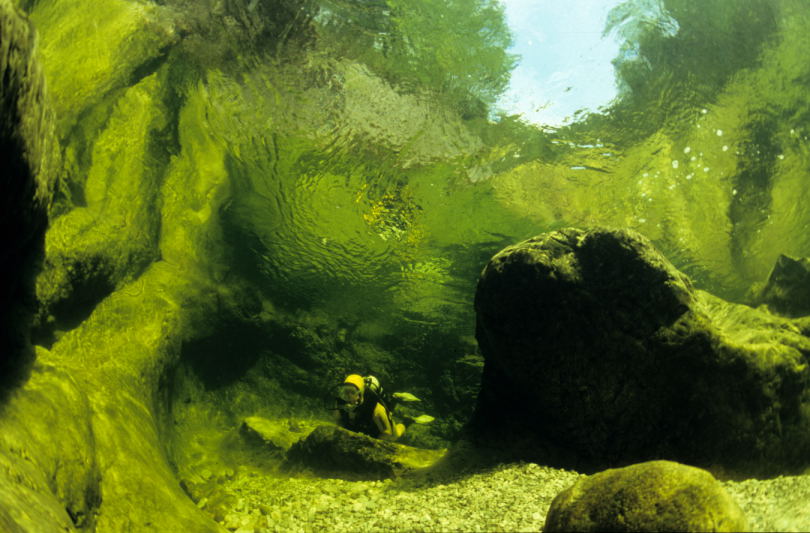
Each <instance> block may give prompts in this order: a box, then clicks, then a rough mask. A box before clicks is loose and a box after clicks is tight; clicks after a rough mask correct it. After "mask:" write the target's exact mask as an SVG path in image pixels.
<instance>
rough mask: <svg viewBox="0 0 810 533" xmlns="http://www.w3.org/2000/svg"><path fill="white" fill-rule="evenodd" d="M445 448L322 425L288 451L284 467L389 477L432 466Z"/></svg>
mask: <svg viewBox="0 0 810 533" xmlns="http://www.w3.org/2000/svg"><path fill="white" fill-rule="evenodd" d="M443 454H444V451H443V450H422V449H418V448H412V447H410V446H405V445H403V444H397V443H395V442H388V441H383V440H379V439H374V438H372V437H369V436H367V435H363V434H361V433H355V432H353V431H348V430H346V429H343V428H340V427H337V426H319V427H317V428H315V430H314V431H313V432H312V433H310V434H309V436H308V437H307V438H306V439H303V440H300V441H298V442H297V443H295V444H294V445H293V446H292V447H291V448H290V450H289V451H288V452H287V459H286V463H285V468H286V469H288V470H292V471H294V470H301V469H303V470H309V471H312V472H313V473H315V474H316V475H319V476H323V477H336V478H345V479H373V480H376V479H387V478H393V477H397V476H400V475H402V474H405V473H407V472H409V471H412V470H415V469H417V468H424V467H428V466H431V465H432V464H433V463H435V462H436V461H438V460H439V459H440V458H441V456H442V455H443Z"/></svg>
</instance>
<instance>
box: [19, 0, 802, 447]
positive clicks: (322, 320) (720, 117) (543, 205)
mask: <svg viewBox="0 0 810 533" xmlns="http://www.w3.org/2000/svg"><path fill="white" fill-rule="evenodd" d="M29 4H30V5H28V6H27V7H28V8H29V9H30V10H31V18H32V20H33V22H34V24H35V26H37V27H38V29H39V31H40V51H41V55H42V62H43V65H44V70H45V73H46V77H47V78H48V81H49V87H50V91H51V95H52V102H53V107H54V110H55V114H56V116H57V117H58V119H59V132H60V134H61V139H62V141H63V144H64V167H65V171H64V172H63V174H62V176H61V178H62V182H61V183H62V185H61V188H60V191H61V192H60V194H59V195H58V197H57V199H56V201H55V203H54V206H53V208H52V220H53V221H52V229H51V232H50V234H49V237H48V246H49V258H50V261H49V262H48V263H47V265H48V266H50V267H52V268H50V270H48V269H46V272H45V274H44V275H43V276H41V279H40V283H39V294H40V299H41V300H42V301H43V302H45V304H46V305H45V306H44V308H45V312H43V315H50V317H51V318H49V320H50V324H51V330H48V328H44V333H43V337H44V338H48V337H50V339H51V341H50V342H52V341H53V338H54V335H57V336H58V334H59V331H60V329H61V330H68V329H70V328H71V327H74V326H75V324H77V323H80V322H81V320H82V319H83V318H84V317H85V316H86V315H87V314H89V313H91V312H92V310H93V309H94V306H95V305H97V303H98V302H99V301H101V300H103V298H105V297H106V296H107V295H108V294H110V293H111V292H113V291H115V290H116V289H119V288H121V287H123V286H124V285H126V284H127V283H130V282H133V281H135V280H137V279H138V277H139V276H140V275H141V274H142V273H143V272H144V270H145V269H147V268H148V267H149V265H150V264H152V263H153V262H154V261H157V260H162V261H166V262H167V263H169V264H173V265H178V266H181V267H182V268H184V269H188V270H189V272H193V273H194V275H195V276H200V277H201V278H203V279H205V280H206V281H207V282H211V283H214V284H216V285H218V286H219V287H220V288H219V290H220V291H222V292H224V293H227V295H229V296H228V297H227V298H225V299H226V300H227V299H228V298H230V300H229V301H227V302H225V303H223V302H222V301H220V303H218V304H216V306H217V308H218V311H217V313H219V314H221V315H223V316H224V317H225V318H223V319H222V320H220V319H214V318H211V319H208V320H210V321H211V322H217V321H219V322H217V324H215V325H213V326H211V327H210V328H209V329H210V331H205V332H204V333H201V332H195V333H192V334H191V336H192V337H194V338H195V339H196V340H194V341H193V342H198V344H195V345H194V346H196V347H199V346H203V347H204V346H206V342H208V341H207V340H206V339H208V340H210V342H212V343H215V344H209V345H210V346H221V344H222V342H224V341H216V340H214V339H216V338H218V337H220V336H225V337H228V336H229V333H228V329H229V328H231V327H235V328H237V329H238V328H248V329H250V328H251V327H254V326H255V328H254V330H252V331H253V333H252V334H251V335H252V336H251V335H247V337H246V338H248V339H253V340H252V341H249V342H248V341H246V342H247V344H245V342H242V343H241V344H240V346H241V349H240V350H241V351H242V352H246V353H244V354H243V355H242V356H241V357H242V359H240V362H239V363H238V364H236V365H235V366H236V368H238V371H237V370H234V371H233V372H227V373H226V374H225V375H226V376H228V379H227V380H226V379H224V378H222V379H220V380H219V381H218V384H219V385H224V384H225V383H224V381H229V380H230V381H236V380H238V379H239V378H240V375H241V372H242V371H245V370H248V369H250V368H253V367H254V366H255V364H256V361H259V360H266V358H267V357H270V358H271V360H277V359H278V360H284V361H288V362H289V363H290V364H289V365H286V363H285V366H288V367H289V368H288V372H286V373H282V374H284V375H281V376H279V377H278V379H279V381H282V382H290V381H291V380H292V381H294V382H296V383H298V385H296V386H295V387H293V388H295V389H297V391H298V392H300V391H306V390H308V389H309V390H311V391H315V390H319V389H320V388H321V387H325V386H326V385H327V383H329V382H330V380H334V379H337V378H338V377H339V375H341V374H343V373H345V372H348V371H351V370H352V369H354V368H356V367H360V368H361V369H362V370H364V371H373V372H376V373H381V374H383V375H384V377H385V378H387V379H388V380H393V381H394V382H395V384H396V385H397V386H402V387H411V388H416V389H420V392H421V393H422V394H424V395H426V396H427V397H428V398H435V402H433V403H431V404H430V407H431V408H432V409H433V410H435V411H438V414H443V415H445V416H447V417H450V418H451V419H453V420H456V422H455V423H454V427H458V423H459V421H460V420H461V418H462V415H461V413H462V412H467V411H468V409H467V408H466V407H465V406H467V405H469V404H470V403H472V402H473V401H474V398H472V397H469V395H467V396H463V397H459V396H458V395H457V394H456V395H454V394H452V393H447V392H446V391H447V390H448V389H452V386H453V383H452V381H453V378H452V374H453V372H454V367H455V366H457V361H458V360H460V359H461V358H463V357H465V356H469V355H471V354H474V353H475V346H474V344H473V343H472V342H471V337H472V335H473V327H472V325H473V318H474V317H473V314H472V305H471V302H472V296H473V293H474V290H475V282H476V278H477V274H478V272H479V271H480V269H481V267H482V266H483V264H484V263H485V262H486V260H487V259H488V258H489V257H490V256H491V255H492V254H493V253H495V252H496V251H498V250H499V249H500V248H502V247H503V246H505V245H506V244H509V243H512V242H516V241H518V240H521V239H523V238H526V237H529V236H532V235H535V234H538V233H541V232H543V231H547V230H549V229H553V228H557V227H562V226H567V225H574V226H595V225H608V226H619V227H630V228H634V229H637V230H639V231H641V232H642V233H644V234H645V235H647V236H648V237H650V238H651V239H652V240H653V241H654V242H655V244H656V245H657V246H658V247H660V248H661V249H662V250H663V251H664V252H665V254H666V255H667V256H668V257H669V258H670V259H671V260H672V261H673V262H674V263H675V264H676V266H677V267H679V268H680V269H682V270H684V271H685V272H687V273H688V274H689V275H691V276H692V277H693V279H694V280H695V281H696V283H697V284H698V286H699V287H701V288H705V289H707V290H710V291H713V292H715V293H716V294H719V295H721V296H724V297H726V298H730V299H732V300H736V301H745V299H746V295H747V294H748V291H749V289H750V288H751V287H752V285H754V284H756V283H760V282H762V281H763V280H764V279H765V278H766V277H767V274H768V271H769V269H770V267H771V266H772V264H773V262H774V260H775V259H776V257H777V256H778V254H780V253H785V254H790V255H796V256H805V255H810V242H808V237H807V232H806V231H804V228H806V227H807V222H808V221H807V217H808V213H807V210H806V209H803V208H802V206H803V205H804V202H803V199H804V195H805V194H806V193H805V191H806V190H807V188H806V187H805V186H804V184H803V180H804V173H805V170H806V168H807V166H808V159H807V157H808V155H807V137H806V130H805V128H806V126H805V124H804V122H805V116H806V113H807V111H808V105H807V98H806V97H805V94H806V83H807V80H808V76H807V74H808V67H807V66H806V64H805V61H804V60H803V59H802V58H803V51H804V50H805V49H806V44H807V43H806V42H805V41H806V39H807V37H806V35H807V31H806V29H807V26H808V24H810V19H808V16H807V15H806V14H805V12H804V9H803V4H802V3H801V2H796V1H787V0H786V1H779V2H774V1H770V0H768V1H748V2H745V3H738V2H730V1H724V0H714V1H710V2H702V3H700V4H699V5H698V4H697V3H695V2H688V1H670V2H624V3H620V4H618V5H617V6H616V7H615V8H614V9H613V10H612V11H611V12H610V15H609V16H608V19H607V20H606V21H605V32H606V34H608V35H611V36H612V37H613V38H615V39H617V40H618V41H619V42H620V43H621V45H620V52H619V56H618V57H616V58H615V60H614V66H615V67H616V73H617V84H618V87H619V96H618V98H617V99H616V100H615V101H614V102H613V103H612V104H611V105H610V106H608V107H606V108H603V109H602V110H601V111H600V112H596V111H592V112H591V113H581V114H580V115H578V116H579V119H578V120H577V121H575V122H573V123H571V124H569V125H566V126H558V127H549V126H545V125H543V124H533V123H528V122H525V121H523V120H522V119H521V117H520V116H506V115H504V114H503V113H502V112H499V111H498V106H497V98H498V96H499V95H500V94H502V93H503V91H504V90H505V89H506V87H507V84H508V80H509V75H510V70H511V69H512V68H513V67H514V66H515V64H516V63H517V61H518V60H519V58H518V57H516V56H514V55H513V54H511V52H510V48H509V46H510V43H511V39H512V37H511V35H510V30H509V28H508V27H507V25H506V23H505V18H504V13H503V9H502V7H501V6H499V5H498V4H497V3H496V2H490V1H481V0H454V1H452V2H431V1H428V0H420V1H408V2H394V1H393V0H391V1H373V2H371V1H369V2H352V1H321V2H318V1H310V2H303V3H301V2H286V1H279V2H263V1H258V2H247V1H245V2H240V1H236V0H233V1H228V2H213V1H210V2H206V1H202V0H200V1H194V2H192V1H181V0H173V1H166V2H157V3H150V2H126V1H122V0H119V1H112V0H110V1H105V2H102V3H101V4H99V7H98V9H99V10H100V13H101V12H102V11H103V12H104V13H105V15H104V17H102V18H101V19H100V20H102V19H103V22H93V23H92V24H89V23H88V21H87V20H86V19H83V18H82V17H81V16H80V14H79V13H78V11H77V10H78V7H76V6H75V5H74V4H73V3H71V2H67V1H58V0H48V1H45V0H43V1H39V2H32V3H29ZM77 34H81V38H75V37H74V36H75V35H77ZM549 47H550V50H549V53H553V43H551V44H549ZM78 263H80V264H82V265H83V267H82V268H84V270H85V271H86V272H85V274H83V276H80V279H78V280H75V279H73V280H68V281H65V278H69V277H70V276H68V275H66V274H65V273H64V272H63V271H62V270H64V269H66V268H69V267H70V265H71V264H78ZM88 265H89V266H88ZM77 310H82V312H81V314H80V316H72V315H75V314H76V312H77ZM273 323H281V324H284V326H282V329H285V328H286V330H290V328H293V329H294V328H295V327H301V328H303V329H305V330H307V332H308V333H306V334H305V335H304V336H305V337H306V336H309V337H312V339H310V341H307V342H311V343H315V344H318V346H319V347H318V348H317V349H316V348H313V347H312V346H310V345H308V344H307V342H303V343H301V342H298V343H297V344H296V342H292V341H291V344H290V343H288V344H289V345H290V346H291V347H290V348H289V350H288V352H287V353H277V352H278V351H279V350H274V349H273V347H272V344H273V342H274V341H273V339H275V341H278V338H277V337H273V336H272V335H270V336H269V337H268V336H267V335H265V334H263V333H262V332H261V330H262V329H263V328H264V329H266V328H265V326H267V325H268V324H273ZM54 324H55V325H54ZM222 324H228V326H227V327H224V326H222ZM234 324H236V325H235V326H234ZM313 324H319V325H318V326H315V325H313ZM318 328H320V329H319V330H318ZM203 329H205V328H203ZM316 330H317V331H320V333H318V332H317V331H316ZM282 336H284V338H287V337H289V336H290V335H289V334H287V333H285V334H283V335H282ZM292 336H293V337H295V335H292ZM316 337H317V340H313V339H315V338H316ZM335 339H341V340H335ZM216 342H219V344H216ZM251 342H252V343H253V344H251ZM285 342H286V341H285ZM200 343H201V344H200ZM202 349H203V350H204V349H205V348H202ZM217 349H219V348H217ZM186 351H187V352H188V351H189V350H186ZM209 351H212V352H213V351H215V350H214V349H213V348H212V349H211V350H209ZM313 351H314V353H315V354H316V355H313ZM260 352H261V353H260ZM262 354H264V355H262ZM188 358H189V359H191V360H192V364H194V365H197V366H199V365H202V366H206V365H216V364H217V363H216V361H217V357H216V355H215V354H212V355H210V356H207V357H205V358H202V360H203V361H204V363H199V364H198V363H195V362H194V361H193V360H194V357H193V356H188ZM271 366H272V365H271ZM198 370H199V372H201V373H203V374H204V373H205V372H206V370H205V369H198ZM296 376H297V377H296ZM312 396H317V394H312ZM444 436H447V434H445V435H444Z"/></svg>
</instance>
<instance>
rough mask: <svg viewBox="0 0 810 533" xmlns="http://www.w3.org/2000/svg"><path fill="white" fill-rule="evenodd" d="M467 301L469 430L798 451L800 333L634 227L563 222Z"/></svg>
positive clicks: (588, 456) (603, 458)
mask: <svg viewBox="0 0 810 533" xmlns="http://www.w3.org/2000/svg"><path fill="white" fill-rule="evenodd" d="M475 306H476V311H477V337H478V341H479V343H480V347H481V351H482V353H483V355H484V357H485V368H484V376H483V379H482V391H481V394H480V396H479V402H478V405H477V409H476V414H475V417H474V421H473V424H472V426H471V428H472V430H473V431H474V433H475V434H477V435H478V436H479V437H485V438H491V439H496V440H497V439H498V437H499V435H501V434H507V435H509V436H510V439H511V440H516V438H515V437H516V436H517V435H520V436H522V437H526V436H527V435H528V436H530V438H531V439H534V440H535V441H536V442H537V443H544V444H547V443H549V442H551V443H553V444H555V445H557V446H559V447H560V448H564V449H566V450H569V451H573V452H574V453H576V454H577V455H578V456H579V458H580V459H581V460H582V461H583V464H585V465H589V466H588V468H593V467H597V468H598V467H599V466H603V467H604V466H610V465H614V464H617V463H619V462H624V463H626V462H633V461H641V460H647V459H652V458H656V457H666V458H671V459H675V460H680V461H683V462H689V463H691V464H699V465H711V464H720V465H731V466H737V467H742V466H743V465H744V464H746V463H754V462H757V461H760V462H759V463H758V465H759V467H761V468H764V469H767V468H775V467H776V466H775V465H778V464H782V465H784V464H786V463H790V462H793V461H795V462H800V461H803V459H802V457H806V456H807V452H808V451H810V447H809V446H808V442H807V438H806V437H805V436H804V435H806V431H805V429H804V428H806V427H807V419H806V415H805V414H803V413H804V411H803V406H804V403H805V400H806V398H807V379H808V369H807V364H806V357H807V356H808V354H810V339H808V338H807V337H805V336H803V335H801V333H800V332H799V330H798V329H797V328H796V327H795V326H794V325H793V324H792V323H791V322H790V321H788V320H787V319H783V318H779V317H776V316H773V315H770V314H769V313H766V312H762V311H758V310H755V309H752V308H749V307H746V306H742V305H736V304H730V303H727V302H725V301H722V300H720V299H719V298H716V297H713V296H712V295H710V294H708V293H706V292H703V291H700V290H696V289H695V288H694V287H693V286H692V284H691V282H690V280H689V279H688V278H687V277H686V276H685V275H684V274H682V273H681V272H679V271H678V270H676V269H675V268H674V267H673V266H672V265H671V264H670V263H669V262H668V261H667V260H666V259H665V258H664V257H663V256H662V255H661V254H660V253H659V252H658V251H657V250H656V249H655V248H654V247H653V246H652V244H651V243H650V242H649V241H648V240H647V239H646V238H644V237H643V236H641V235H640V234H638V233H635V232H632V231H621V230H615V231H613V230H605V229H598V230H592V231H586V230H580V229H564V230H560V231H556V232H552V233H547V234H544V235H540V236H538V237H535V238H532V239H529V240H527V241H524V242H522V243H520V244H517V245H514V246H511V247H508V248H506V249H504V250H503V251H501V252H499V253H498V254H496V255H495V256H494V257H493V258H492V260H491V261H490V262H489V264H488V265H487V266H486V268H485V269H484V271H483V273H482V274H481V278H480V280H479V284H478V289H477V293H476V300H475Z"/></svg>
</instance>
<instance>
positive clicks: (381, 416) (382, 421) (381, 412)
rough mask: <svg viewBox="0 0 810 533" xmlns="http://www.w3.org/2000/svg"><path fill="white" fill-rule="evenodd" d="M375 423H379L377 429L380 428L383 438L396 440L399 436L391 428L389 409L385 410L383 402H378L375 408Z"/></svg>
mask: <svg viewBox="0 0 810 533" xmlns="http://www.w3.org/2000/svg"><path fill="white" fill-rule="evenodd" d="M374 423H375V424H376V425H377V429H379V430H380V438H381V439H382V440H394V439H396V438H397V437H396V436H395V435H394V431H393V429H392V428H391V422H390V420H388V411H386V410H385V407H383V405H382V404H381V403H378V404H377V406H376V407H375V408H374Z"/></svg>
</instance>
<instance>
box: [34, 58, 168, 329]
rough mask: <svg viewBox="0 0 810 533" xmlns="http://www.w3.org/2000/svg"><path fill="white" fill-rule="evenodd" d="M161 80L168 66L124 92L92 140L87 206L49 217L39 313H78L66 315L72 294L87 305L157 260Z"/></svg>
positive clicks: (71, 309)
mask: <svg viewBox="0 0 810 533" xmlns="http://www.w3.org/2000/svg"><path fill="white" fill-rule="evenodd" d="M164 81H165V71H163V72H162V75H161V74H158V73H156V74H153V75H151V76H149V77H147V78H145V79H143V80H142V81H141V82H140V83H139V84H137V85H135V86H133V87H131V88H130V89H128V90H127V91H126V92H125V93H124V94H123V95H122V96H121V98H120V99H119V100H118V102H117V103H116V105H115V106H114V108H113V110H112V112H111V114H110V116H109V119H108V120H107V122H106V124H105V128H104V129H103V130H102V131H101V132H99V133H98V134H97V136H96V137H95V139H94V141H93V143H92V157H91V158H90V167H89V168H88V169H87V179H86V182H85V184H84V190H85V194H84V196H85V205H84V206H83V207H79V208H76V209H73V210H72V211H69V212H68V213H66V214H65V215H63V216H61V217H59V218H57V219H56V220H54V221H53V222H52V224H51V228H50V231H49V232H48V233H47V236H46V259H47V261H46V269H45V271H44V273H43V274H42V275H40V277H39V279H38V280H37V296H38V299H39V300H40V302H41V305H42V306H43V312H53V313H56V314H61V315H63V316H59V317H57V318H58V319H60V320H62V321H65V320H67V321H68V322H71V321H73V320H75V319H76V318H82V317H72V316H69V314H70V313H76V308H77V307H80V305H78V304H77V299H79V300H78V301H82V300H81V299H84V300H85V301H87V300H88V299H90V301H89V302H87V303H86V304H85V305H87V306H89V309H88V311H89V310H91V309H92V305H95V303H97V301H98V300H99V299H100V298H103V297H105V296H106V295H107V294H108V293H109V292H111V291H112V290H113V289H114V288H116V287H117V286H120V285H121V284H123V283H126V282H128V281H131V280H133V279H134V278H135V277H137V276H138V275H139V274H140V273H141V272H142V271H143V269H144V268H146V266H147V265H149V264H150V263H151V262H152V261H154V260H155V259H157V257H158V249H157V244H158V243H157V240H158V228H159V225H160V219H159V217H160V212H159V211H158V210H156V209H155V206H156V205H157V204H158V192H159V189H158V184H159V183H160V180H161V178H162V167H163V165H164V164H165V160H166V159H167V155H166V152H165V147H164V146H162V142H163V141H162V139H163V137H164V132H165V130H166V128H167V127H168V119H169V117H168V111H167V110H166V108H165V106H164V105H163V97H164V93H165V86H164ZM82 293H84V294H82ZM94 293H95V294H94ZM55 306H56V307H58V306H61V309H59V308H57V309H54V307H55ZM77 314H80V312H79V313H77ZM65 315H68V316H65Z"/></svg>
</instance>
